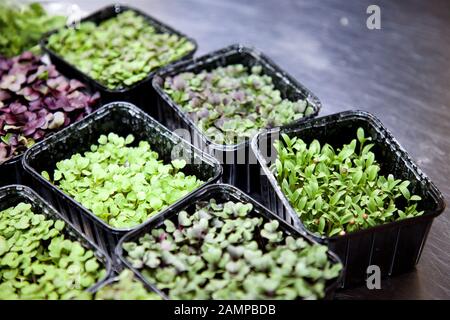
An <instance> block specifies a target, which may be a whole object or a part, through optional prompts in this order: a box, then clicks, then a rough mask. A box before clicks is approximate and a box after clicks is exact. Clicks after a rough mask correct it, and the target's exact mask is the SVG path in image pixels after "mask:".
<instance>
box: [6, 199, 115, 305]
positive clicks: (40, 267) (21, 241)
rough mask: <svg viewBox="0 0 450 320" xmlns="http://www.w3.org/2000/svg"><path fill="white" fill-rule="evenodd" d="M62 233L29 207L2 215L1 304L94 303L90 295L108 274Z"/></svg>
mask: <svg viewBox="0 0 450 320" xmlns="http://www.w3.org/2000/svg"><path fill="white" fill-rule="evenodd" d="M64 228H65V223H64V222H63V221H62V220H51V219H48V218H47V217H46V216H45V215H43V214H35V213H33V210H32V206H31V205H30V204H28V203H19V204H17V205H16V206H14V207H10V208H8V209H6V210H3V211H1V212H0V300H2V299H8V300H13V299H23V300H29V299H50V300H53V299H89V298H90V294H89V293H88V292H87V291H86V289H88V288H89V287H91V286H92V285H94V284H95V283H96V282H97V281H98V280H100V279H101V278H102V277H104V275H105V273H106V272H105V270H104V269H103V268H102V267H101V265H100V262H99V261H98V260H97V258H96V257H95V255H94V252H93V251H92V250H88V249H85V248H84V247H83V246H82V245H81V243H80V242H77V241H72V240H70V239H68V238H67V237H66V236H65V235H64V233H63V231H64Z"/></svg>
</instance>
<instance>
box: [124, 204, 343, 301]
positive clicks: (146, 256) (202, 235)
mask: <svg viewBox="0 0 450 320" xmlns="http://www.w3.org/2000/svg"><path fill="white" fill-rule="evenodd" d="M252 212H253V205H252V204H250V203H241V202H232V201H228V202H224V203H217V202H216V200H214V199H211V200H209V201H201V202H198V203H197V205H196V210H195V212H194V213H193V214H189V213H188V212H186V211H181V212H179V214H178V216H176V217H175V218H173V219H170V220H165V221H164V222H163V224H162V225H161V226H160V227H159V228H153V229H152V231H151V232H150V233H147V234H145V235H144V236H142V237H141V238H140V239H139V240H138V241H137V242H126V243H124V244H123V249H124V251H125V257H126V259H127V260H128V261H129V262H130V263H131V265H132V266H133V267H134V268H137V269H138V270H139V271H140V272H141V273H142V275H143V276H144V277H146V279H147V280H148V281H150V282H151V283H154V284H155V285H156V286H157V287H158V289H160V290H162V291H163V292H165V293H166V294H167V295H168V297H169V298H171V299H298V298H308V299H315V298H322V297H323V296H324V294H325V292H324V291H325V286H326V283H327V281H329V280H332V279H335V278H336V277H338V276H339V273H340V270H341V268H342V265H341V264H332V263H331V262H330V260H329V259H328V256H327V247H326V246H323V245H319V244H310V243H308V242H307V241H305V240H304V239H303V238H297V239H295V238H293V237H292V236H290V235H287V234H285V233H283V232H282V231H281V230H280V228H279V227H280V226H279V222H278V221H276V220H275V221H265V219H263V218H262V217H261V216H259V217H258V216H257V215H254V214H252Z"/></svg>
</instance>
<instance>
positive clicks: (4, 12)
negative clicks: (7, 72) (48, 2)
mask: <svg viewBox="0 0 450 320" xmlns="http://www.w3.org/2000/svg"><path fill="white" fill-rule="evenodd" d="M65 22H66V18H65V17H62V16H51V15H48V14H47V12H46V11H45V10H44V8H43V7H42V5H41V4H39V3H37V2H34V3H29V4H20V5H18V4H17V3H14V2H13V1H3V0H2V1H1V3H0V27H1V30H2V32H1V33H0V55H3V56H6V57H13V56H16V55H19V54H21V53H22V52H24V51H26V50H30V49H33V51H34V52H39V46H38V43H39V39H40V38H41V37H42V35H43V34H44V33H46V32H48V31H50V30H52V29H55V28H59V27H62V26H64V24H65Z"/></svg>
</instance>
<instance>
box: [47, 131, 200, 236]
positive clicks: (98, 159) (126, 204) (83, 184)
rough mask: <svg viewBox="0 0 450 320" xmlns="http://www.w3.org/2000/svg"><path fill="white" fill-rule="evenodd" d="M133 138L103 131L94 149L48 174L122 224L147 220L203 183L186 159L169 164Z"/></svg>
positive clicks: (97, 211) (98, 212) (90, 206)
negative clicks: (191, 172)
mask: <svg viewBox="0 0 450 320" xmlns="http://www.w3.org/2000/svg"><path fill="white" fill-rule="evenodd" d="M133 142H134V136H133V135H128V136H127V137H125V138H123V137H120V136H118V135H117V134H115V133H110V134H108V135H107V136H106V135H101V136H100V138H99V139H98V143H99V144H98V145H92V146H91V148H90V150H91V151H88V152H85V153H84V154H83V155H81V154H74V155H73V156H71V157H70V158H69V159H66V160H62V161H59V162H58V163H57V164H56V169H55V171H54V173H53V176H52V177H51V176H50V174H49V173H48V172H45V171H44V172H42V176H43V177H44V178H45V179H48V180H51V181H52V182H53V183H54V184H55V185H56V186H58V187H59V188H60V189H61V190H63V191H64V192H66V193H67V194H68V195H70V196H72V197H73V198H74V199H75V200H76V201H78V202H79V203H80V204H82V205H83V206H84V207H86V208H87V209H89V210H90V211H91V212H92V213H93V214H94V215H96V216H97V217H99V218H100V219H102V220H103V221H105V222H106V223H108V224H109V225H110V226H112V227H116V228H127V227H134V226H137V225H139V224H141V223H143V222H144V221H146V220H147V219H148V218H150V217H151V216H153V215H155V214H156V213H158V212H160V211H162V210H164V209H165V208H167V207H168V206H170V205H171V204H173V203H174V202H176V201H177V200H179V199H180V198H182V197H184V196H185V195H187V194H188V193H189V192H191V191H193V190H194V189H196V188H198V187H199V186H200V185H201V184H202V183H203V182H202V181H201V180H199V179H197V178H196V177H195V176H193V175H186V174H184V172H183V171H182V169H183V168H184V166H185V165H186V162H185V161H184V160H182V159H176V160H173V161H172V163H170V164H164V163H163V161H162V160H158V153H157V152H155V151H152V150H151V148H150V144H149V143H148V142H147V141H140V142H139V143H137V146H135V147H132V146H130V145H131V144H132V143H133Z"/></svg>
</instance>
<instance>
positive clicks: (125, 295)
mask: <svg viewBox="0 0 450 320" xmlns="http://www.w3.org/2000/svg"><path fill="white" fill-rule="evenodd" d="M94 297H95V300H161V297H160V296H159V295H158V294H156V293H155V292H152V291H148V290H147V289H146V288H145V287H144V284H143V283H142V282H140V281H138V280H136V279H135V278H134V274H133V272H131V270H128V269H125V270H123V271H122V272H121V273H120V274H119V275H118V276H117V280H116V281H114V282H112V283H109V284H107V285H105V286H104V287H102V288H101V289H100V290H98V291H97V292H96V293H95V296H94Z"/></svg>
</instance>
